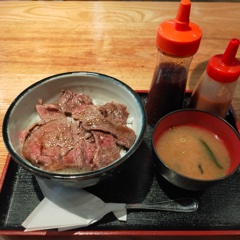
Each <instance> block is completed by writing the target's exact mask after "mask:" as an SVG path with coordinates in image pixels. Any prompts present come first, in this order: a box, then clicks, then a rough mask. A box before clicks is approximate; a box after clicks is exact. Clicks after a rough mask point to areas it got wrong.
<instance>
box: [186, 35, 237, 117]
mask: <svg viewBox="0 0 240 240" xmlns="http://www.w3.org/2000/svg"><path fill="white" fill-rule="evenodd" d="M239 44H240V40H238V39H231V40H230V42H229V44H228V46H227V48H226V50H225V52H224V54H219V55H215V56H213V57H211V58H210V60H209V62H208V65H207V68H206V69H205V71H204V72H203V74H202V76H201V78H200V79H199V81H198V83H197V85H196V87H195V89H194V90H193V93H192V97H191V100H190V104H189V107H191V108H196V109H200V110H205V111H208V112H211V113H214V114H217V115H219V116H220V117H222V118H225V117H226V115H227V112H228V110H229V106H230V104H231V101H232V98H233V95H234V91H235V88H236V85H237V80H238V79H239V76H240V61H239V60H238V59H237V58H236V57H235V56H236V54H237V51H238V46H239Z"/></svg>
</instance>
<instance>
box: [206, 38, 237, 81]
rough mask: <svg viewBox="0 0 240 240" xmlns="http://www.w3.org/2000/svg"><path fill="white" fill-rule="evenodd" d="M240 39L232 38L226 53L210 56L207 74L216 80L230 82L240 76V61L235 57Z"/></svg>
mask: <svg viewBox="0 0 240 240" xmlns="http://www.w3.org/2000/svg"><path fill="white" fill-rule="evenodd" d="M239 44H240V40H238V39H236V38H233V39H231V40H230V42H229V44H228V46H227V48H226V50H225V52H224V54H219V55H215V56H213V57H211V58H210V60H209V62H208V65H207V69H206V71H207V74H208V75H209V77H210V78H212V79H213V80H215V81H218V82H223V83H230V82H234V81H236V80H237V79H238V77H239V76H240V61H239V60H238V59H237V58H236V57H235V56H236V54H237V51H238V46H239Z"/></svg>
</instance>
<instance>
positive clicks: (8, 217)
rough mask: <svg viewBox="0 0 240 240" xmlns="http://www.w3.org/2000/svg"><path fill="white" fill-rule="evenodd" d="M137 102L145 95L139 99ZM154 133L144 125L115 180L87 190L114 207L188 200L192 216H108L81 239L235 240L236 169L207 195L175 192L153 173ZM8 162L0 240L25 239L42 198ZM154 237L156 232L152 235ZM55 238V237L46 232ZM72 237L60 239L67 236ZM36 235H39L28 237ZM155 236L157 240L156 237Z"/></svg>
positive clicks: (238, 214) (239, 190)
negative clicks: (216, 238) (166, 237)
mask: <svg viewBox="0 0 240 240" xmlns="http://www.w3.org/2000/svg"><path fill="white" fill-rule="evenodd" d="M139 95H140V97H141V99H142V101H143V102H144V101H145V99H146V93H140V94H139ZM227 120H228V121H229V122H230V123H231V124H232V125H233V126H234V127H235V128H237V126H236V120H235V118H234V114H233V113H232V112H231V111H229V113H228V118H227ZM152 131H153V127H152V126H150V125H148V126H147V131H146V135H145V139H144V141H143V143H142V144H141V146H140V148H139V149H138V150H137V151H136V152H135V153H134V155H133V156H132V157H131V159H129V161H128V162H127V163H126V164H125V165H124V167H123V168H122V169H121V171H120V172H119V173H117V174H116V176H113V177H112V179H111V180H110V181H108V182H105V183H103V184H101V185H97V186H94V187H89V188H87V189H86V190H87V191H89V192H91V193H93V194H95V195H97V196H98V197H100V198H101V199H102V200H103V201H105V202H117V203H140V202H145V203H156V202H157V201H164V200H167V199H169V198H170V199H175V198H182V197H193V198H195V199H197V201H198V203H199V209H198V210H197V211H196V212H194V213H174V212H163V211H159V212H157V211H144V210H141V211H140V210H131V211H128V219H127V222H120V221H118V220H116V218H115V217H114V215H113V214H112V213H109V214H108V215H106V216H105V217H104V218H102V219H101V220H100V221H99V222H97V223H95V224H93V225H91V226H89V227H86V228H81V229H77V230H76V231H80V232H83V233H85V234H86V233H91V232H92V231H94V234H95V235H96V234H99V235H101V234H102V233H103V232H104V231H106V232H109V231H114V232H115V233H116V232H119V234H121V231H124V232H125V233H126V232H129V233H136V232H137V231H138V230H141V231H145V233H146V232H147V233H149V234H150V233H153V232H154V233H155V234H156V233H158V234H159V235H161V231H163V232H164V233H168V232H170V231H171V233H172V234H173V233H174V231H175V233H176V235H177V234H178V233H179V232H181V233H184V232H187V233H188V235H190V234H191V233H194V232H195V233H199V234H201V233H203V232H204V231H206V232H208V231H213V232H215V234H221V233H223V234H224V235H226V234H229V235H235V236H236V235H239V237H240V169H238V170H237V172H235V173H234V174H233V175H232V176H231V177H230V178H229V179H227V180H225V181H224V182H222V183H221V184H219V185H216V186H214V187H212V188H210V189H208V190H206V191H202V192H193V191H186V190H182V189H179V188H177V187H175V186H173V185H171V184H170V183H168V182H166V181H165V180H164V179H163V178H162V177H157V176H156V174H155V170H154V164H153V160H152V159H153V157H152V154H153V153H152V146H151V135H152ZM8 160H9V161H7V163H6V166H5V169H4V174H3V176H4V177H3V179H2V180H1V182H0V189H1V192H0V235H2V234H5V235H8V234H11V235H15V234H16V235H19V234H20V235H24V234H25V233H24V232H23V230H24V228H23V227H22V226H21V223H22V222H23V221H24V220H25V219H26V218H27V216H28V215H29V214H30V213H31V212H32V211H33V209H34V208H35V207H36V206H37V205H38V204H39V203H40V202H41V200H42V199H43V195H42V193H41V190H40V188H39V186H38V184H37V181H36V179H35V177H33V176H32V175H31V174H29V173H28V172H26V171H25V170H24V169H22V168H21V167H19V166H18V165H17V164H16V163H15V162H14V161H13V160H12V159H11V158H10V157H9V159H8ZM156 231H157V232H156ZM47 232H51V234H53V235H54V232H56V234H57V231H55V230H51V231H47ZM73 232H74V231H68V232H67V233H66V232H65V234H68V233H69V235H72V234H73ZM32 234H36V235H37V234H38V232H35V233H32ZM158 234H157V235H158Z"/></svg>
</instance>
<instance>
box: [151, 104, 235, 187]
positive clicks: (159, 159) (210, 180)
mask: <svg viewBox="0 0 240 240" xmlns="http://www.w3.org/2000/svg"><path fill="white" fill-rule="evenodd" d="M180 112H199V113H201V114H205V115H210V116H213V117H216V118H218V119H219V120H220V121H222V122H223V123H224V124H226V125H227V126H228V127H229V129H231V130H232V131H233V132H234V134H235V135H236V136H237V137H238V139H239V140H240V135H239V133H238V131H237V130H236V129H235V128H234V127H233V126H232V125H231V124H230V123H229V122H227V121H226V120H225V119H224V118H222V117H220V116H218V115H216V114H214V113H211V112H208V111H205V110H200V109H193V108H186V109H178V110H175V111H172V112H170V113H168V114H166V115H164V116H163V117H162V118H160V119H159V120H158V122H157V123H156V125H155V126H154V129H153V135H152V139H151V142H152V146H153V150H154V152H155V154H156V156H157V158H158V161H160V162H161V163H162V164H163V165H164V166H165V167H166V168H167V169H169V170H170V171H172V172H173V173H174V174H176V175H179V176H180V177H182V178H184V179H187V180H189V181H196V182H201V183H213V182H216V181H221V180H223V179H225V178H228V177H230V176H231V175H233V174H234V173H235V172H236V171H237V170H238V169H239V167H240V162H238V164H237V166H236V168H235V169H234V170H233V171H232V172H230V173H228V174H226V175H224V176H222V177H219V178H214V179H206V180H204V179H198V178H192V177H189V176H186V175H184V174H181V173H179V172H177V171H175V170H173V169H172V168H171V167H170V166H168V165H167V164H166V163H165V162H164V161H163V160H162V158H161V157H160V156H159V154H158V153H157V151H156V148H155V144H154V135H155V132H156V129H157V127H158V125H159V124H160V122H161V121H162V120H164V119H166V118H168V117H169V116H170V115H174V114H178V113H180Z"/></svg>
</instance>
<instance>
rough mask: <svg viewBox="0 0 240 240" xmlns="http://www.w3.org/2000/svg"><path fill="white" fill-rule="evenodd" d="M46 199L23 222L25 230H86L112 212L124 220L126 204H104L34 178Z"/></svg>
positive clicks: (70, 189) (125, 218)
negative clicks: (85, 228) (84, 228)
mask: <svg viewBox="0 0 240 240" xmlns="http://www.w3.org/2000/svg"><path fill="white" fill-rule="evenodd" d="M37 180H38V183H39V186H40V188H41V190H42V192H43V195H44V196H45V198H44V199H43V200H42V201H41V202H40V203H39V205H38V206H37V207H36V208H35V209H34V210H33V212H32V213H31V214H30V215H29V216H28V217H27V219H26V220H25V221H24V222H23V223H22V226H23V227H25V231H36V230H47V229H56V228H57V229H58V230H59V231H64V230H70V229H74V228H80V227H85V226H88V225H90V224H93V223H95V222H97V221H98V220H100V219H101V218H102V217H103V216H105V215H106V214H107V213H110V212H113V213H114V215H115V216H116V218H118V219H119V220H120V221H126V220H127V211H126V204H124V203H105V202H104V201H102V200H101V199H100V198H98V197H96V196H94V195H93V194H91V193H89V192H87V191H85V190H83V189H73V188H68V187H64V186H62V185H60V184H57V183H53V182H52V181H45V180H44V181H43V180H42V179H39V178H38V179H37Z"/></svg>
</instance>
